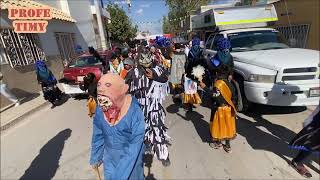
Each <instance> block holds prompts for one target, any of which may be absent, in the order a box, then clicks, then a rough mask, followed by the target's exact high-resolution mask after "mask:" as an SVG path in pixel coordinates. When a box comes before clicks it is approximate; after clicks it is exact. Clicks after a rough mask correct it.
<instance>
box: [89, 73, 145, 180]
mask: <svg viewBox="0 0 320 180" xmlns="http://www.w3.org/2000/svg"><path fill="white" fill-rule="evenodd" d="M127 91H128V85H126V84H125V83H124V80H123V79H122V78H121V77H120V76H119V75H118V74H114V73H108V74H106V75H103V76H102V77H101V79H100V80H99V82H98V98H97V99H98V106H97V111H96V115H95V117H94V119H93V133H92V145H91V157H90V164H91V165H92V166H93V168H94V169H97V168H98V167H99V166H100V165H101V163H103V166H104V178H105V179H107V180H118V179H130V180H131V179H132V180H133V179H134V180H143V179H144V175H143V161H142V158H143V154H144V143H143V138H144V127H145V123H144V116H143V113H142V111H141V109H140V107H139V103H138V102H137V99H136V98H134V97H131V96H130V95H128V94H127Z"/></svg>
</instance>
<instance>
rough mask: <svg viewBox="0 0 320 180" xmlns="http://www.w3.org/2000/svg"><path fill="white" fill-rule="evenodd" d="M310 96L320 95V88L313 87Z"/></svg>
mask: <svg viewBox="0 0 320 180" xmlns="http://www.w3.org/2000/svg"><path fill="white" fill-rule="evenodd" d="M309 96H310V97H318V96H320V88H311V89H310V90H309Z"/></svg>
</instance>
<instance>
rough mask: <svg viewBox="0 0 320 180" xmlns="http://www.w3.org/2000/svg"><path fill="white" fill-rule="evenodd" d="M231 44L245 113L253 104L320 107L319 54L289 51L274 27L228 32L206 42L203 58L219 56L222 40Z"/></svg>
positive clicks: (296, 49)
mask: <svg viewBox="0 0 320 180" xmlns="http://www.w3.org/2000/svg"><path fill="white" fill-rule="evenodd" d="M222 37H224V38H228V39H229V40H230V42H231V46H232V50H231V54H232V56H233V58H234V65H235V72H234V79H235V80H236V81H237V82H238V83H239V87H240V88H239V89H240V91H241V99H240V101H239V102H241V104H243V109H242V110H243V111H245V110H247V108H248V107H249V105H250V104H251V103H250V102H253V103H258V104H266V105H272V106H308V105H318V104H319V100H320V85H319V81H320V79H319V71H320V70H319V69H320V67H319V66H320V63H319V51H315V50H309V49H298V48H290V47H289V46H288V45H287V44H286V42H285V40H284V39H283V38H282V36H281V34H280V33H279V32H278V31H277V30H275V29H271V28H249V29H235V30H225V31H220V32H217V33H213V34H211V35H210V36H209V38H208V39H207V41H206V49H205V50H204V56H205V57H206V58H211V57H213V56H214V55H215V53H216V48H215V43H216V41H217V40H218V39H219V38H222Z"/></svg>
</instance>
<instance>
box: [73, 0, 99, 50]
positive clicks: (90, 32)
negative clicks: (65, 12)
mask: <svg viewBox="0 0 320 180" xmlns="http://www.w3.org/2000/svg"><path fill="white" fill-rule="evenodd" d="M91 4H92V2H91V0H81V1H80V0H79V1H74V0H68V6H69V11H70V15H71V16H72V18H73V19H75V20H76V21H77V22H76V26H77V28H78V30H79V32H80V33H81V34H82V36H83V38H84V40H85V41H86V43H87V46H82V47H83V48H84V49H86V48H87V47H88V46H92V47H94V48H97V43H96V39H95V33H94V27H93V15H92V12H91Z"/></svg>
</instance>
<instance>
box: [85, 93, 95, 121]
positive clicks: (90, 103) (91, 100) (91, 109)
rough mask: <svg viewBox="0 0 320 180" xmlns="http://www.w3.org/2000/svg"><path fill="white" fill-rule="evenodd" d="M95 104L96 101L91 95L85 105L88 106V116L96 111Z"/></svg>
mask: <svg viewBox="0 0 320 180" xmlns="http://www.w3.org/2000/svg"><path fill="white" fill-rule="evenodd" d="M96 106H97V103H96V101H95V100H94V98H93V97H89V99H88V102H87V107H88V111H89V112H88V115H89V117H90V118H92V116H93V115H94V114H95V113H96Z"/></svg>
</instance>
